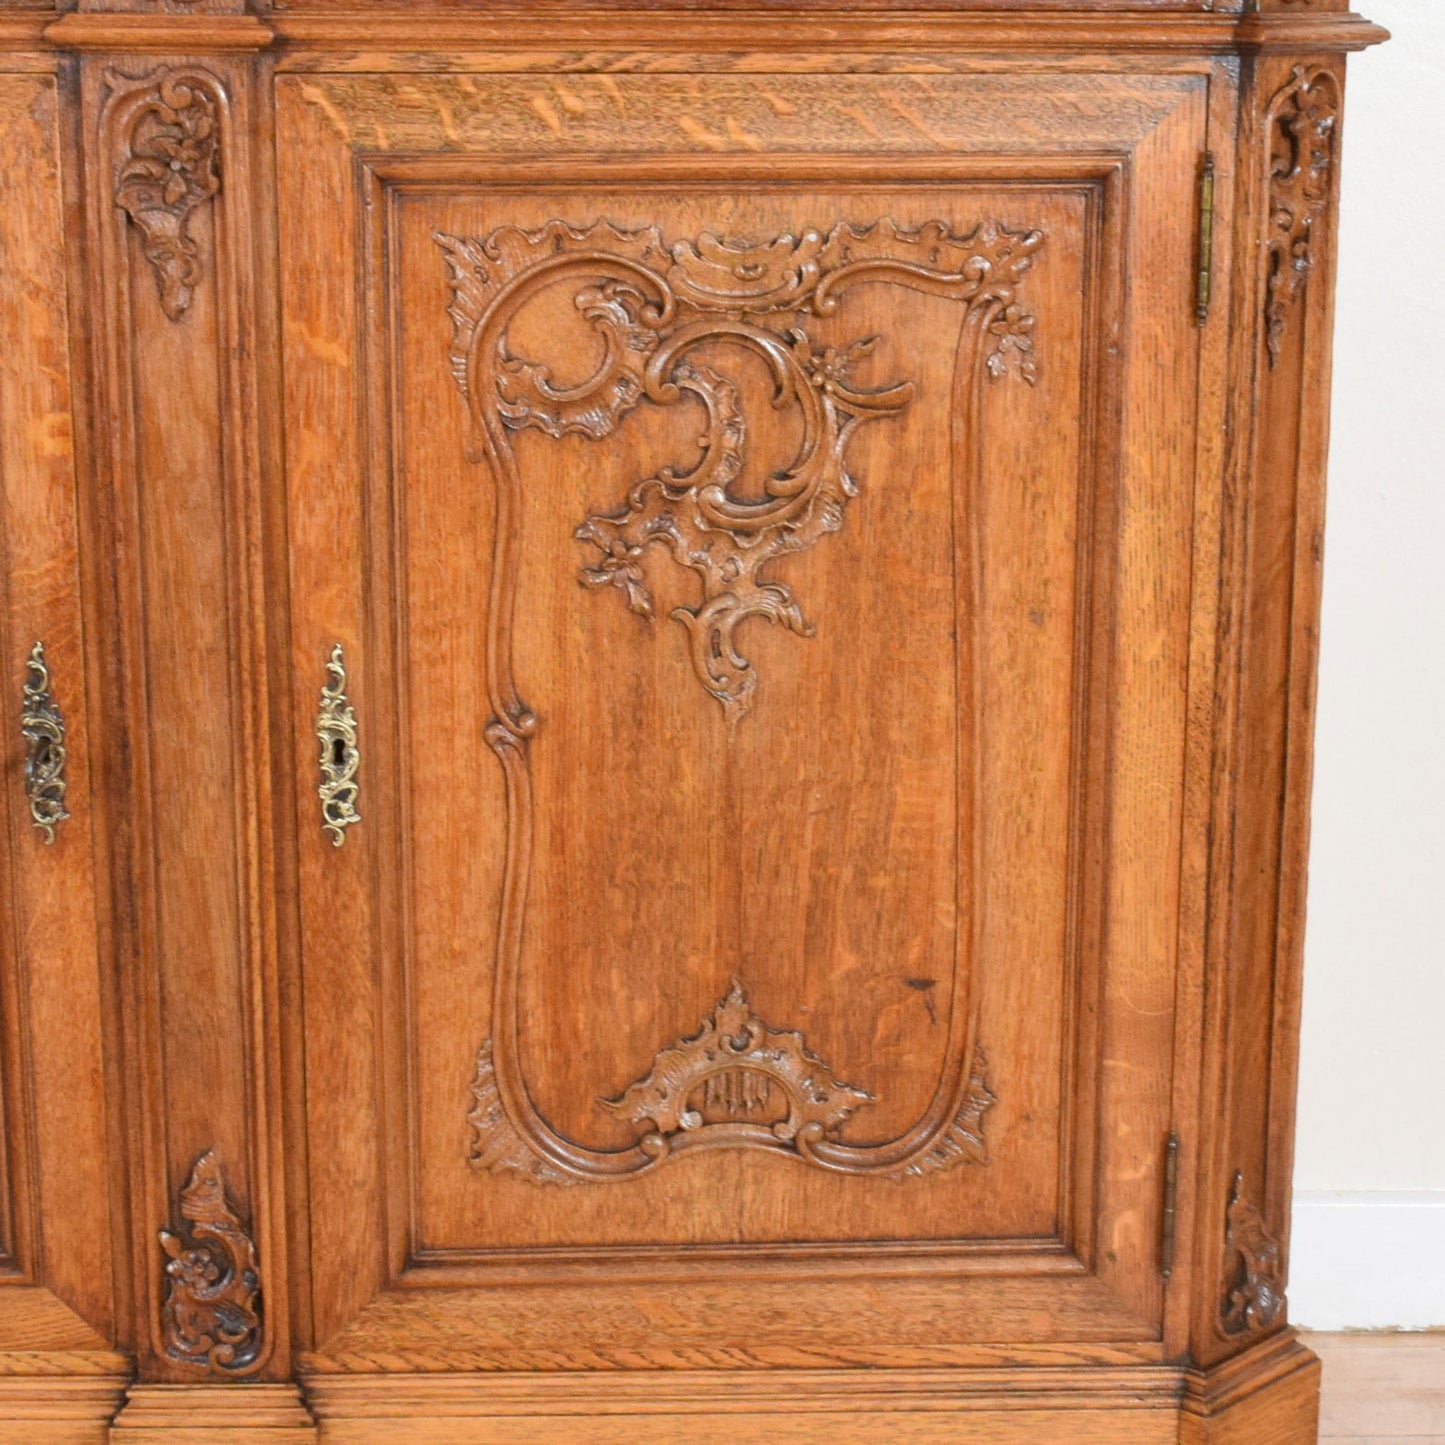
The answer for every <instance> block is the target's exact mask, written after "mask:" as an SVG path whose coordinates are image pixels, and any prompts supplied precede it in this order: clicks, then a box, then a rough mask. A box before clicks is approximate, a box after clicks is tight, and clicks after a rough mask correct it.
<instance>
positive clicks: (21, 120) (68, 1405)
mask: <svg viewBox="0 0 1445 1445" xmlns="http://www.w3.org/2000/svg"><path fill="white" fill-rule="evenodd" d="M59 137H60V126H59V116H58V112H57V89H56V82H55V78H54V76H52V75H49V74H44V73H30V74H21V73H10V74H5V73H0V144H3V146H4V148H5V154H6V155H7V157H8V160H7V169H6V181H5V184H6V204H5V205H4V206H3V207H0V657H3V664H0V678H3V679H4V696H3V700H0V726H3V730H4V731H3V737H4V742H3V747H0V755H3V758H4V769H3V782H4V789H5V802H4V808H3V827H0V920H3V927H0V1026H3V1032H0V1062H3V1068H0V1112H3V1115H4V1125H5V1127H4V1144H3V1153H0V1375H10V1374H12V1373H13V1374H15V1375H18V1376H26V1375H29V1374H31V1373H33V1372H46V1371H53V1370H56V1369H60V1370H63V1371H64V1372H65V1373H67V1374H74V1375H85V1374H87V1373H91V1374H99V1375H102V1376H103V1375H107V1374H109V1375H115V1374H116V1373H117V1372H118V1371H121V1370H123V1369H124V1362H123V1361H122V1360H120V1358H119V1357H117V1356H115V1355H110V1354H107V1353H105V1351H106V1350H107V1349H108V1347H109V1346H110V1344H111V1343H112V1342H113V1340H114V1338H115V1335H114V1329H115V1321H114V1315H113V1304H112V1296H111V1274H112V1254H111V1219H110V1210H109V1183H108V1177H107V1159H108V1150H107V1140H106V1126H105V1110H104V1105H105V1074H104V1071H103V1055H102V1048H101V1040H102V1027H101V1016H102V1005H101V987H100V983H101V980H100V970H99V967H98V959H97V948H96V918H97V908H96V890H95V886H94V873H93V866H92V809H91V788H90V742H89V737H88V729H87V697H86V673H85V656H86V654H85V649H84V647H83V641H82V626H81V607H80V552H79V546H78V535H79V528H78V522H77V514H76V500H77V498H76V479H75V462H74V455H73V449H72V441H73V429H72V423H71V383H70V361H69V344H70V343H69V334H68V327H67V319H66V259H65V232H64V222H65V213H64V206H63V198H62V192H61V176H60V143H59ZM12 1351H18V1352H21V1354H20V1356H19V1358H18V1359H15V1360H12V1361H10V1362H8V1363H7V1362H5V1356H7V1355H8V1354H9V1353H10V1352H12ZM49 1351H56V1352H60V1354H61V1356H62V1357H63V1359H62V1361H61V1362H60V1363H52V1364H47V1362H46V1358H45V1355H44V1354H43V1353H37V1352H49ZM118 1385H119V1381H118V1380H104V1379H102V1380H100V1381H98V1382H95V1388H94V1389H93V1390H92V1389H90V1387H89V1386H88V1385H87V1384H86V1382H84V1381H83V1380H74V1381H67V1382H65V1383H63V1384H60V1385H50V1386H47V1385H41V1386H39V1387H37V1388H36V1390H35V1399H34V1400H33V1401H31V1402H30V1403H29V1404H27V1403H26V1402H25V1401H24V1400H23V1399H22V1397H21V1395H20V1394H17V1393H16V1392H17V1391H22V1392H23V1390H24V1388H25V1385H24V1381H23V1380H21V1381H18V1382H17V1381H11V1382H9V1384H8V1385H7V1390H8V1391H9V1393H8V1394H7V1396H6V1398H7V1400H8V1401H9V1408H8V1409H7V1410H6V1411H4V1412H3V1413H5V1414H7V1415H8V1414H12V1413H13V1414H14V1418H16V1419H21V1418H23V1419H26V1420H28V1421H30V1422H31V1426H32V1427H33V1428H34V1429H35V1430H37V1431H41V1430H43V1429H44V1428H45V1427H44V1426H43V1425H42V1423H41V1421H42V1420H48V1421H50V1422H52V1424H53V1425H54V1428H55V1429H57V1430H62V1429H63V1428H64V1426H63V1424H58V1423H55V1422H64V1421H66V1420H70V1421H71V1422H72V1427H73V1429H74V1431H76V1432H77V1433H76V1434H73V1435H71V1436H68V1437H66V1438H81V1436H80V1433H79V1432H81V1431H82V1428H83V1427H82V1425H81V1424H80V1423H77V1422H79V1421H80V1420H82V1419H84V1418H87V1417H89V1418H90V1419H91V1421H92V1426H91V1428H93V1429H95V1430H97V1431H98V1430H102V1429H103V1428H104V1427H103V1421H104V1420H105V1419H106V1418H107V1417H108V1415H109V1414H110V1413H111V1412H112V1411H113V1409H114V1404H115V1399H116V1397H117V1395H118V1393H119V1390H118ZM72 1411H73V1413H72ZM44 1438H47V1439H48V1438H50V1437H49V1436H45V1437H44ZM57 1438H58V1437H57ZM84 1438H87V1439H88V1438H90V1437H89V1436H88V1435H86V1436H85V1437H84Z"/></svg>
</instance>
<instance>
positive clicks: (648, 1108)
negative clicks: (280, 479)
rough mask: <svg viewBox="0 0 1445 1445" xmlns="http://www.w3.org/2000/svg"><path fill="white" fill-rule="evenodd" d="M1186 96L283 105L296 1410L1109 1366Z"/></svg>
mask: <svg viewBox="0 0 1445 1445" xmlns="http://www.w3.org/2000/svg"><path fill="white" fill-rule="evenodd" d="M1206 93H1207V85H1206V76H1205V75H1204V74H1202V73H1201V74H1193V73H1181V74H1171V75H1167V76H1160V75H1132V76H1131V75H1125V74H1116V75H1099V74H1083V73H1058V74H1031V75H1026V76H1008V75H1000V74H989V73H986V72H983V71H979V72H976V73H963V72H962V71H960V73H954V74H947V73H940V74H932V75H928V76H921V75H906V74H899V75H889V76H884V75H860V74H854V75H841V74H838V75H824V76H819V75H813V76H806V75H792V74H761V75H749V76H737V75H723V74H713V75H696V74H694V75H678V74H663V75H642V74H618V75H615V76H598V75H579V76H569V77H565V78H563V77H551V78H548V77H542V76H525V75H512V74H483V73H477V74H468V75H447V76H440V75H436V74H417V75H395V74H370V75H341V74H315V73H313V74H296V75H284V74H283V75H282V76H280V77H279V78H278V81H277V95H278V105H279V120H278V131H279V133H280V134H281V135H283V136H285V137H286V138H287V144H286V145H285V147H284V148H283V150H282V154H281V246H282V261H283V285H284V298H283V307H284V322H285V342H286V356H285V367H286V382H285V384H286V406H287V411H286V419H285V422H286V437H287V447H288V470H289V475H288V489H289V505H290V509H291V519H292V527H291V542H292V548H293V560H292V608H293V618H294V650H293V657H292V663H293V667H294V669H295V672H296V675H297V677H298V678H300V679H301V680H302V683H303V687H302V688H301V689H300V691H302V692H303V693H304V694H305V696H306V698H307V700H308V703H309V706H308V708H307V710H306V714H305V715H304V716H299V717H298V720H297V733H296V739H295V746H296V758H297V767H298V774H299V781H298V806H299V807H300V809H301V816H302V819H303V825H304V826H303V829H302V832H303V839H302V858H301V867H302V877H301V905H302V912H303V939H302V943H303V958H302V968H303V974H304V992H305V1010H306V1011H305V1018H304V1032H305V1070H306V1106H305V1107H306V1120H307V1129H308V1153H309V1165H308V1167H309V1171H310V1208H311V1220H310V1238H311V1240H312V1250H313V1254H312V1261H311V1269H312V1303H313V1307H314V1330H315V1335H316V1338H317V1341H318V1347H317V1353H316V1354H315V1355H314V1356H313V1357H312V1360H311V1365H312V1368H314V1369H318V1370H325V1369H331V1370H346V1369H371V1368H400V1367H406V1366H412V1367H432V1368H435V1367H440V1366H448V1367H452V1368H516V1369H532V1368H565V1367H575V1366H587V1365H593V1364H621V1365H639V1366H643V1365H648V1364H678V1363H689V1362H694V1363H698V1364H717V1363H763V1364H807V1363H830V1362H832V1363H837V1362H843V1363H889V1362H902V1361H909V1362H918V1361H932V1362H939V1363H942V1362H948V1361H956V1360H964V1359H978V1358H983V1357H984V1356H986V1354H987V1351H986V1349H985V1348H984V1347H983V1346H984V1342H990V1341H1011V1342H1017V1343H1018V1344H1019V1345H1020V1347H1022V1348H1024V1349H1027V1348H1028V1347H1029V1346H1030V1345H1035V1346H1039V1347H1041V1348H1043V1347H1047V1346H1050V1345H1051V1344H1054V1343H1057V1342H1060V1341H1076V1342H1088V1341H1136V1342H1147V1341H1150V1340H1157V1339H1158V1338H1159V1334H1160V1329H1161V1310H1162V1298H1163V1281H1162V1279H1161V1274H1160V1255H1159V1249H1160V1246H1159V1234H1160V1227H1159V1226H1160V1216H1161V1210H1162V1204H1163V1200H1162V1192H1163V1183H1162V1171H1163V1161H1164V1157H1165V1147H1164V1146H1165V1140H1166V1136H1167V1133H1168V1130H1169V1125H1170V1110H1171V1090H1172V1087H1173V1077H1174V1075H1173V1070H1174V1067H1175V1060H1176V1048H1175V1022H1174V1020H1175V1014H1174V1007H1175V991H1176V985H1177V981H1178V977H1179V968H1178V954H1179V948H1180V943H1179V939H1180V933H1181V910H1180V890H1181V874H1182V873H1183V872H1184V871H1185V866H1186V860H1185V859H1184V858H1183V857H1182V855H1181V844H1180V838H1181V822H1182V816H1183V809H1184V806H1185V799H1184V788H1183V758H1184V755H1185V751H1186V745H1187V742H1188V736H1187V731H1188V730H1187V721H1188V714H1189V710H1188V701H1189V692H1188V683H1189V675H1190V674H1189V669H1188V666H1187V664H1188V661H1189V637H1190V602H1191V598H1190V580H1191V545H1192V526H1193V521H1192V514H1191V508H1192V506H1193V469H1194V445H1193V437H1194V399H1195V395H1196V383H1197V380H1198V378H1197V377H1196V375H1195V367H1196V363H1195V361H1194V360H1193V358H1194V357H1195V355H1196V350H1197V347H1196V342H1195V340H1194V334H1195V315H1194V304H1193V299H1194V282H1195V270H1196V265H1195V254H1194V247H1193V235H1194V227H1193V210H1194V196H1195V191H1196V185H1197V176H1198V166H1199V157H1200V154H1201V151H1202V148H1203V144H1204V131H1205V118H1206ZM328 661H331V662H332V663H333V664H334V667H333V669H332V670H331V672H330V673H329V674H328V672H327V671H326V664H327V663H328ZM323 684H328V685H329V694H328V696H327V697H325V698H322V697H320V696H319V695H318V690H319V689H320V688H321V686H322V685H323ZM318 708H319V711H317V709H318ZM318 731H319V733H320V737H319V738H318ZM318 756H320V758H321V763H322V769H321V772H322V782H323V783H325V780H326V779H327V778H329V779H330V791H331V793H332V807H333V813H332V816H331V817H330V819H329V821H330V822H332V824H333V827H332V829H331V830H330V831H329V832H328V831H326V830H324V829H323V826H322V824H323V821H324V820H323V817H322V815H321V813H320V811H319V809H318V798H317V788H318V763H317V760H318ZM521 1285H526V1286H528V1288H525V1289H523V1288H520V1287H519V1286H521Z"/></svg>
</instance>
